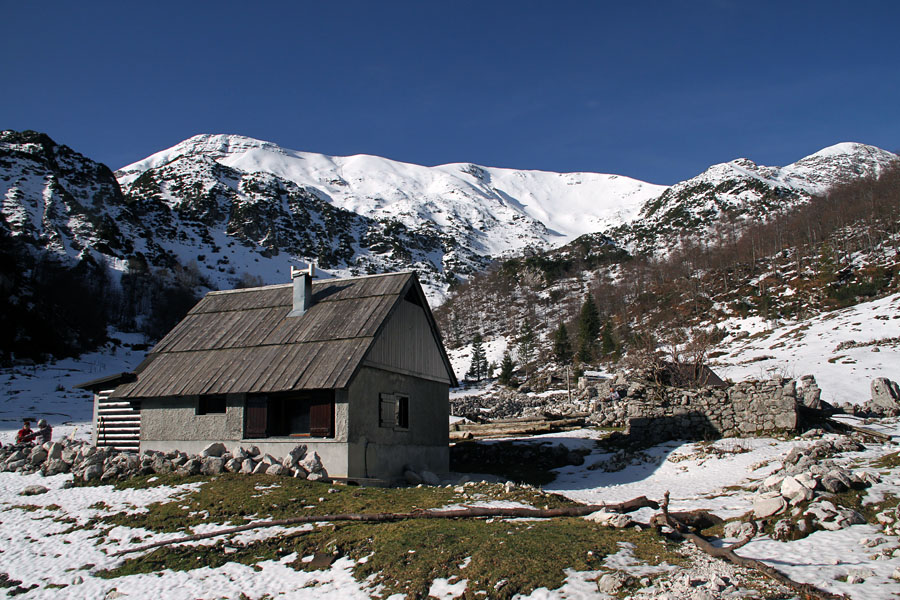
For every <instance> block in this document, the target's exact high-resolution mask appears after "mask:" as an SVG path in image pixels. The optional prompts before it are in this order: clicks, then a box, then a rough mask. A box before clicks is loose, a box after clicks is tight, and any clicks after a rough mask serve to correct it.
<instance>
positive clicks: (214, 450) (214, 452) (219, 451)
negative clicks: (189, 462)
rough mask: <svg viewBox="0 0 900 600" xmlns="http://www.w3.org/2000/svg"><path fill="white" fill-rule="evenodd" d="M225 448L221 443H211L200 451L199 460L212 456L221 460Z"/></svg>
mask: <svg viewBox="0 0 900 600" xmlns="http://www.w3.org/2000/svg"><path fill="white" fill-rule="evenodd" d="M225 452H226V448H225V444H223V443H222V442H213V443H212V444H210V445H209V446H207V447H206V448H204V449H203V450H201V451H200V456H201V458H206V457H208V456H214V457H216V458H221V457H222V455H223V454H225Z"/></svg>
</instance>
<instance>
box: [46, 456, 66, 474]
mask: <svg viewBox="0 0 900 600" xmlns="http://www.w3.org/2000/svg"><path fill="white" fill-rule="evenodd" d="M68 472H69V463H67V462H66V461H64V460H63V459H61V458H53V459H49V460H48V461H47V462H46V463H44V468H43V473H44V475H46V476H47V477H50V476H53V475H59V474H60V473H68Z"/></svg>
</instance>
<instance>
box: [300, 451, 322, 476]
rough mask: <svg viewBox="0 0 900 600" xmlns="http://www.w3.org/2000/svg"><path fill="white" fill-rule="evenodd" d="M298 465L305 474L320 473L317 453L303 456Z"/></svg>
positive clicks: (320, 465)
mask: <svg viewBox="0 0 900 600" xmlns="http://www.w3.org/2000/svg"><path fill="white" fill-rule="evenodd" d="M299 465H300V466H301V467H303V470H304V471H306V472H307V473H319V472H321V471H322V460H321V459H320V458H319V453H318V452H313V453H312V454H307V455H306V456H304V457H303V459H302V460H301V461H300V462H299Z"/></svg>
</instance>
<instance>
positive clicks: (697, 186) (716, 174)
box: [608, 142, 900, 254]
mask: <svg viewBox="0 0 900 600" xmlns="http://www.w3.org/2000/svg"><path fill="white" fill-rule="evenodd" d="M898 159H900V157H898V156H897V155H896V154H893V153H891V152H888V151H886V150H882V149H880V148H876V147H875V146H867V145H865V144H857V143H851V142H845V143H841V144H836V145H834V146H829V147H828V148H824V149H823V150H820V151H819V152H816V153H815V154H811V155H810V156H807V157H805V158H802V159H800V160H798V161H797V162H795V163H792V164H790V165H787V166H786V167H766V166H760V165H757V164H756V163H754V162H753V161H752V160H749V159H747V158H738V159H736V160H732V161H730V162H727V163H721V164H717V165H713V166H711V167H709V168H708V169H707V170H706V171H704V172H703V173H701V174H700V175H697V176H696V177H693V178H691V179H688V180H687V181H682V182H680V183H677V184H675V185H673V186H672V187H670V188H668V189H666V190H665V191H664V192H663V193H662V194H660V195H659V196H658V197H656V198H654V199H652V200H650V201H648V202H646V203H645V204H644V205H643V206H642V207H641V210H640V213H639V214H638V215H637V217H636V218H635V219H633V220H631V221H630V222H626V223H623V224H621V225H619V226H617V227H614V228H613V229H612V230H610V231H609V232H608V234H609V235H610V236H611V237H612V238H613V239H615V240H617V242H618V243H619V244H620V245H622V246H624V247H626V248H627V249H628V250H630V251H632V252H639V253H644V254H658V253H665V252H666V251H667V249H670V248H672V247H673V246H674V245H676V244H678V242H679V238H681V237H682V236H688V237H691V236H698V235H706V236H708V237H712V238H713V239H714V238H715V234H716V233H718V234H720V235H729V234H734V233H735V232H738V233H739V231H740V226H741V225H743V224H746V223H753V222H760V221H764V220H765V219H766V216H767V215H769V214H771V213H774V212H777V211H785V210H788V209H790V208H792V207H794V206H796V205H798V204H801V203H804V202H808V201H809V199H810V198H811V197H813V196H820V195H823V194H825V193H826V192H828V191H829V190H830V189H832V188H834V187H835V186H837V185H840V184H844V183H851V182H853V181H854V180H858V179H860V178H862V177H877V176H878V175H879V174H881V172H882V171H883V170H884V169H885V168H886V167H887V166H888V165H889V164H891V163H893V162H896V161H897V160H898Z"/></svg>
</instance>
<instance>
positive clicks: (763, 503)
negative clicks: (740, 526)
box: [753, 492, 787, 519]
mask: <svg viewBox="0 0 900 600" xmlns="http://www.w3.org/2000/svg"><path fill="white" fill-rule="evenodd" d="M773 494H774V495H773ZM786 506H787V503H786V502H785V501H784V498H782V497H781V494H778V493H775V492H770V493H769V494H764V495H762V496H757V497H756V498H755V499H754V500H753V516H754V517H755V518H757V519H765V518H766V517H771V516H772V515H777V514H778V513H780V512H781V511H783V510H784V509H785V507H786Z"/></svg>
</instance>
